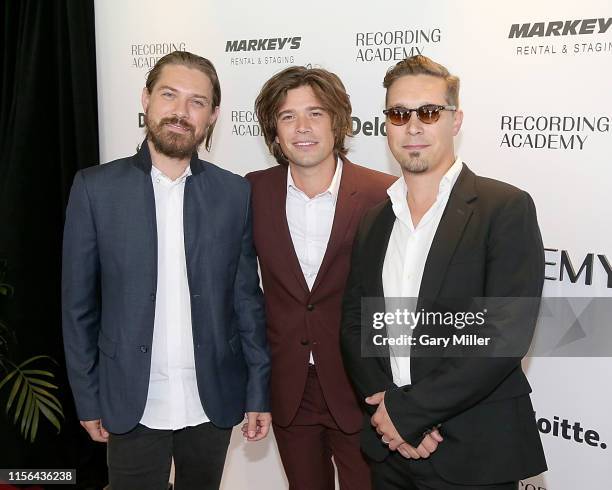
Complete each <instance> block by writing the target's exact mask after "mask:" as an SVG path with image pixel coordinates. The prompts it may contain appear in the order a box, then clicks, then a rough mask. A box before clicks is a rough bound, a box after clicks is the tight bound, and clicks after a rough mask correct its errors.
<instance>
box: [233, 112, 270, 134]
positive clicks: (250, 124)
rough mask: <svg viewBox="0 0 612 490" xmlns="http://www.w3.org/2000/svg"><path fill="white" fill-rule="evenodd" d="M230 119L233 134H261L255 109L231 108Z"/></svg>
mask: <svg viewBox="0 0 612 490" xmlns="http://www.w3.org/2000/svg"><path fill="white" fill-rule="evenodd" d="M231 119H232V134H233V135H234V136H261V134H262V133H261V127H260V126H259V121H258V120H257V114H255V111H252V110H233V111H232V117H231Z"/></svg>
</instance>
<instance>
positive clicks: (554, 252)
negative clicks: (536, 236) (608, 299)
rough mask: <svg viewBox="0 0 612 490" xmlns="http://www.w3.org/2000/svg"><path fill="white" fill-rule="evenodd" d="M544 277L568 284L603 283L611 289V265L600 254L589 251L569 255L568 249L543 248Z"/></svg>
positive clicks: (593, 284) (592, 284)
mask: <svg viewBox="0 0 612 490" xmlns="http://www.w3.org/2000/svg"><path fill="white" fill-rule="evenodd" d="M544 258H545V269H544V279H546V280H547V281H560V282H565V283H569V284H578V285H584V286H595V287H598V286H600V285H604V284H605V288H606V289H612V265H611V264H610V260H608V258H607V257H606V256H605V255H604V254H602V253H595V252H589V253H587V254H586V255H584V256H582V255H579V256H578V255H576V254H573V255H571V254H570V252H569V251H568V250H559V249H558V248H545V249H544Z"/></svg>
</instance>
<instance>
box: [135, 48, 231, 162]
mask: <svg viewBox="0 0 612 490" xmlns="http://www.w3.org/2000/svg"><path fill="white" fill-rule="evenodd" d="M166 65H181V66H185V67H187V68H192V69H194V70H199V71H201V72H202V73H204V75H206V76H207V77H208V79H209V80H210V84H211V85H212V92H213V93H212V101H211V104H212V110H213V111H214V110H215V108H216V107H218V106H219V104H221V85H220V84H219V77H218V76H217V70H215V66H214V65H213V64H212V63H211V62H210V61H209V60H207V59H206V58H202V57H201V56H198V55H197V54H193V53H190V52H188V51H173V52H172V53H168V54H167V55H166V56H163V57H162V58H160V59H159V60H158V61H157V63H155V66H154V67H153V68H151V70H149V73H147V81H146V82H145V86H146V87H147V90H148V92H149V93H151V91H152V90H153V87H154V86H155V84H156V83H157V80H158V79H159V76H160V75H161V71H162V69H163V68H164V66H166ZM215 123H216V121H215V122H214V123H212V124H211V125H210V126H208V130H207V131H206V143H205V146H206V149H207V150H208V151H210V145H211V139H212V134H213V130H214V129H215Z"/></svg>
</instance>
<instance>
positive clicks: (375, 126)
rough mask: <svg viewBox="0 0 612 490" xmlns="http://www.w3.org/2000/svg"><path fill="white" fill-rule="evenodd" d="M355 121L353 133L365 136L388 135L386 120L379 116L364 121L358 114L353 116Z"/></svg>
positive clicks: (352, 118)
mask: <svg viewBox="0 0 612 490" xmlns="http://www.w3.org/2000/svg"><path fill="white" fill-rule="evenodd" d="M351 120H352V121H353V135H354V136H356V135H358V134H363V135H364V136H387V129H386V127H385V121H384V120H381V119H380V118H379V117H378V116H376V117H375V118H374V120H373V121H362V120H361V119H360V118H358V117H357V116H353V117H351Z"/></svg>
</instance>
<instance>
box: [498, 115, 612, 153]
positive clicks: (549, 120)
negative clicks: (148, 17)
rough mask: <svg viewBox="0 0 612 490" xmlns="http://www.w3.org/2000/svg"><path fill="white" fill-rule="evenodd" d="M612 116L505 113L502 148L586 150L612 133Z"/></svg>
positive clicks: (502, 119)
mask: <svg viewBox="0 0 612 490" xmlns="http://www.w3.org/2000/svg"><path fill="white" fill-rule="evenodd" d="M611 128H612V116H608V115H582V116H574V115H545V114H504V115H502V116H500V132H501V133H500V142H499V146H500V147H501V148H521V149H529V150H583V149H584V148H585V145H587V144H588V143H589V142H590V141H591V139H593V138H597V137H600V136H603V135H604V134H606V133H610V131H611Z"/></svg>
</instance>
